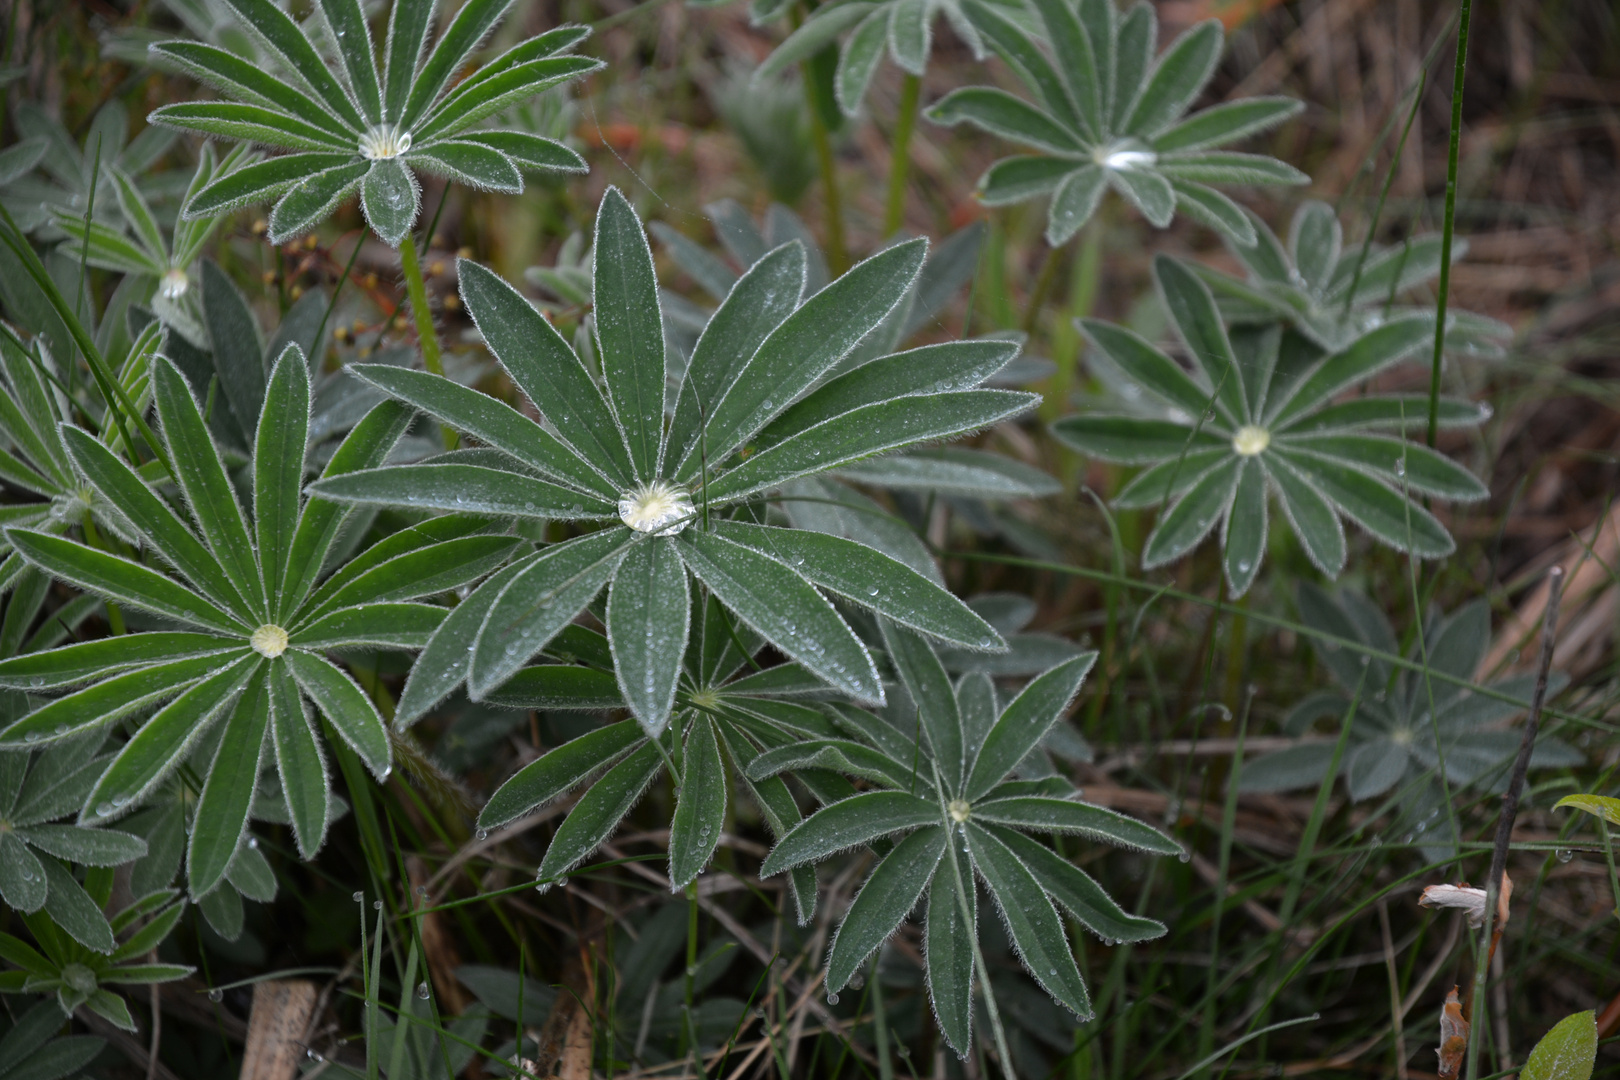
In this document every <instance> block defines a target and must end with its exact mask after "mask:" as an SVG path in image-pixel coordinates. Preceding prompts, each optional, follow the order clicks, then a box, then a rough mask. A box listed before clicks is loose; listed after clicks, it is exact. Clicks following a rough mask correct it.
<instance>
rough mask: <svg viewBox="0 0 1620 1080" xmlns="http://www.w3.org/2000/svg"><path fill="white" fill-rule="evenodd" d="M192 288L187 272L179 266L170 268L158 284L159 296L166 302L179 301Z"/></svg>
mask: <svg viewBox="0 0 1620 1080" xmlns="http://www.w3.org/2000/svg"><path fill="white" fill-rule="evenodd" d="M190 288H191V281H190V279H188V278H187V277H186V272H185V271H184V270H182V269H180V267H178V266H174V267H170V268H169V271H168V273H166V274H164V275H163V277H162V279H161V280H159V282H158V295H159V296H161V297H163V299H165V300H178V299H180V298H181V297H182V296H184V295H186V291H187V290H188V289H190Z"/></svg>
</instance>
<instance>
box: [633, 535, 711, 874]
mask: <svg viewBox="0 0 1620 1080" xmlns="http://www.w3.org/2000/svg"><path fill="white" fill-rule="evenodd" d="M687 607H688V599H687V587H686V567H685V566H684V565H683V564H682V562H681V557H680V555H679V554H678V553H677V551H676V548H675V542H674V541H673V540H669V539H667V538H662V537H658V538H653V539H650V540H644V541H642V542H640V543H633V544H631V545H629V546H628V548H627V549H626V550H625V554H624V558H623V559H622V560H621V561H620V562H619V565H618V571H617V573H615V574H614V577H613V584H612V586H611V587H610V588H609V590H608V607H607V629H608V641H609V642H610V643H611V645H612V647H613V667H614V671H615V672H617V674H618V678H619V689H620V691H621V692H622V693H623V694H624V700H625V701H626V702H628V703H629V705H630V711H631V712H632V713H634V714H635V716H636V719H638V720H640V721H641V726H642V727H643V728H644V729H646V731H647V733H648V734H649V735H652V736H654V737H657V736H658V735H659V734H660V733H661V732H662V731H663V730H664V727H665V726H666V725H667V724H668V723H669V711H670V709H671V707H673V705H674V704H675V686H676V683H677V682H678V681H679V679H680V675H681V658H682V657H683V656H684V655H685V653H686V634H687V627H688V620H687ZM710 739H711V741H712V739H713V736H712V735H711V736H710ZM683 884H684V883H683Z"/></svg>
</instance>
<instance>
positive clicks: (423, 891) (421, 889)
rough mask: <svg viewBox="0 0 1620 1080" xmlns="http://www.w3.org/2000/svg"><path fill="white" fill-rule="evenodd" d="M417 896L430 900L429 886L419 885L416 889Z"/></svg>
mask: <svg viewBox="0 0 1620 1080" xmlns="http://www.w3.org/2000/svg"><path fill="white" fill-rule="evenodd" d="M416 895H417V897H418V898H420V899H422V900H426V899H427V898H428V891H427V886H426V885H418V886H417V887H416Z"/></svg>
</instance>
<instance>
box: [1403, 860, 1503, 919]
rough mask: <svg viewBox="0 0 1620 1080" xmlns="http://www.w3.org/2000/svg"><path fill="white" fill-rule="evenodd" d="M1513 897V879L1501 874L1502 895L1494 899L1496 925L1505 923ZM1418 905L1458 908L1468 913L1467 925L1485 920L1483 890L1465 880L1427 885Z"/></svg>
mask: <svg viewBox="0 0 1620 1080" xmlns="http://www.w3.org/2000/svg"><path fill="white" fill-rule="evenodd" d="M1512 898H1513V879H1512V878H1510V877H1508V876H1507V875H1506V874H1503V875H1502V895H1501V896H1499V897H1497V901H1496V925H1497V928H1498V932H1500V928H1501V927H1503V926H1505V925H1507V921H1508V901H1509V900H1511V899H1512ZM1418 906H1419V907H1426V908H1458V909H1460V910H1462V911H1465V912H1467V913H1468V925H1469V926H1479V925H1480V924H1481V923H1483V922H1484V921H1485V890H1484V889H1481V888H1478V887H1477V886H1474V885H1470V884H1468V882H1466V881H1461V882H1458V883H1457V884H1455V885H1429V886H1427V887H1426V888H1424V890H1423V895H1422V896H1420V897H1418Z"/></svg>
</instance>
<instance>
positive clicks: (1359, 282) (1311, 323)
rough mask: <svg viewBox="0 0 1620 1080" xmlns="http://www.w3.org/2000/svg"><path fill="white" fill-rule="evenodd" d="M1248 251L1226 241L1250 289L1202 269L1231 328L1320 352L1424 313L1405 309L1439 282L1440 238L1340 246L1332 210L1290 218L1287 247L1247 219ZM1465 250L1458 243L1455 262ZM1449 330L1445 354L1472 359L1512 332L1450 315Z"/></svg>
mask: <svg viewBox="0 0 1620 1080" xmlns="http://www.w3.org/2000/svg"><path fill="white" fill-rule="evenodd" d="M1250 217H1251V222H1252V224H1253V226H1254V243H1252V244H1239V243H1234V242H1233V241H1232V240H1231V239H1230V238H1228V239H1227V244H1226V246H1227V250H1228V251H1230V252H1231V253H1232V254H1233V255H1234V256H1236V257H1237V259H1238V261H1239V262H1241V263H1242V264H1243V268H1244V269H1245V270H1246V271H1248V278H1247V280H1246V281H1239V280H1238V279H1237V278H1235V277H1232V276H1231V275H1229V274H1223V273H1220V272H1219V271H1215V270H1211V269H1209V268H1207V267H1200V268H1199V274H1200V276H1202V277H1203V279H1204V281H1205V282H1206V283H1208V285H1209V287H1210V290H1211V291H1212V292H1213V293H1214V294H1215V300H1216V303H1217V304H1219V305H1220V308H1221V314H1222V315H1223V316H1225V318H1226V320H1227V323H1228V324H1235V325H1243V326H1253V325H1260V326H1264V325H1266V324H1268V323H1274V322H1279V321H1280V322H1285V323H1287V324H1288V325H1289V326H1291V327H1293V328H1294V329H1295V330H1297V331H1298V332H1299V333H1301V334H1303V335H1305V336H1306V337H1308V338H1310V339H1311V341H1312V342H1314V343H1315V344H1316V345H1318V346H1320V347H1321V348H1323V349H1327V350H1329V351H1333V350H1336V349H1341V348H1343V347H1344V346H1346V345H1348V344H1350V343H1351V342H1352V341H1353V340H1355V339H1356V338H1357V337H1359V336H1360V335H1361V334H1363V333H1366V332H1367V331H1368V330H1371V329H1373V328H1375V327H1377V326H1378V325H1379V324H1380V323H1383V322H1385V321H1387V320H1389V319H1391V318H1399V317H1401V316H1405V315H1411V314H1413V313H1414V312H1422V311H1424V310H1426V308H1424V307H1422V306H1421V305H1418V306H1413V305H1411V304H1410V303H1404V302H1402V301H1404V300H1405V299H1406V298H1407V297H1408V296H1409V295H1410V294H1411V293H1412V292H1414V291H1415V290H1417V289H1420V288H1422V287H1423V286H1425V285H1427V284H1429V283H1430V282H1432V281H1433V280H1434V278H1435V277H1437V276H1438V275H1439V273H1440V249H1441V247H1442V243H1441V237H1439V236H1437V235H1435V234H1433V233H1429V234H1424V235H1419V236H1412V237H1408V238H1407V239H1406V240H1403V241H1402V242H1401V243H1399V244H1390V245H1388V246H1384V245H1374V244H1371V243H1368V242H1367V241H1365V240H1364V241H1363V242H1361V243H1359V244H1346V243H1345V240H1344V227H1343V225H1341V224H1340V222H1339V217H1338V215H1337V214H1335V213H1334V212H1333V208H1332V207H1331V206H1329V205H1328V204H1326V203H1324V202H1319V201H1317V200H1315V199H1309V200H1306V201H1305V202H1303V203H1301V204H1300V205H1299V209H1297V210H1295V211H1294V217H1293V221H1292V222H1291V223H1290V225H1289V229H1288V240H1287V242H1286V243H1284V241H1283V240H1281V239H1280V238H1279V237H1278V236H1277V234H1276V233H1274V232H1272V231H1271V227H1270V226H1269V225H1267V224H1266V223H1265V222H1264V221H1262V220H1260V219H1259V218H1258V217H1256V216H1254V215H1253V214H1252V213H1251V214H1250ZM1467 251H1468V245H1467V243H1465V242H1462V241H1458V242H1457V243H1456V244H1454V245H1453V247H1452V257H1453V258H1454V259H1461V258H1462V257H1463V256H1464V255H1465V254H1467ZM1447 315H1448V318H1449V319H1450V321H1451V325H1450V326H1448V327H1447V328H1446V346H1447V348H1449V349H1451V350H1453V351H1454V352H1456V353H1458V354H1460V355H1464V356H1473V357H1483V358H1492V359H1494V358H1498V357H1500V356H1501V355H1502V345H1501V342H1502V340H1503V339H1505V338H1510V337H1512V336H1513V331H1512V329H1511V328H1510V327H1508V326H1505V325H1504V324H1502V323H1500V322H1498V321H1497V320H1495V319H1492V318H1490V317H1489V316H1486V315H1479V314H1476V313H1475V312H1471V311H1460V310H1458V309H1457V308H1456V307H1455V306H1452V307H1448V308H1447Z"/></svg>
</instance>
